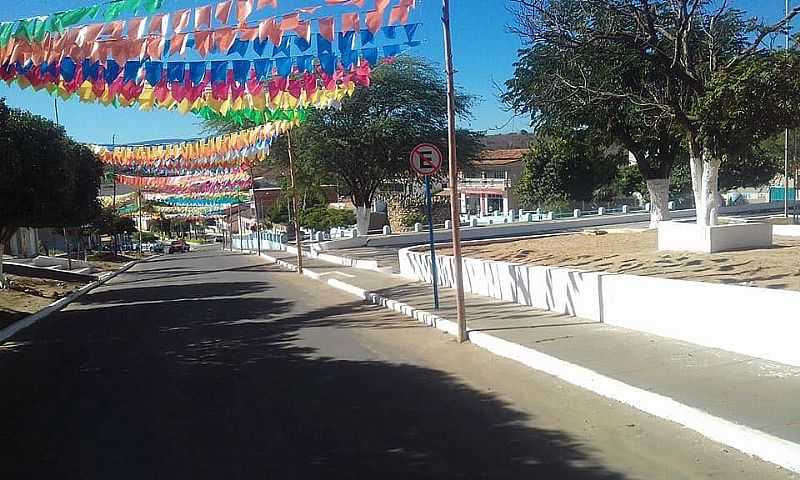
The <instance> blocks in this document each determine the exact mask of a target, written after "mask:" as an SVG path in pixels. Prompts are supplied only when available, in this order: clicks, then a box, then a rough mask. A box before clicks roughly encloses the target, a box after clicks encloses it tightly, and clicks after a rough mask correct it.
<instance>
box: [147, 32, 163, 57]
mask: <svg viewBox="0 0 800 480" xmlns="http://www.w3.org/2000/svg"><path fill="white" fill-rule="evenodd" d="M163 53H164V37H150V38H148V39H147V56H148V57H150V58H151V59H153V60H161V55H162V54H163Z"/></svg>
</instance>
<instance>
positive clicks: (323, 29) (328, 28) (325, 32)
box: [319, 17, 334, 42]
mask: <svg viewBox="0 0 800 480" xmlns="http://www.w3.org/2000/svg"><path fill="white" fill-rule="evenodd" d="M319 33H320V34H321V35H322V36H323V37H324V38H325V39H326V40H328V41H329V42H332V41H333V38H334V23H333V17H325V18H320V19H319Z"/></svg>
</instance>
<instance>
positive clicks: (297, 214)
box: [286, 131, 303, 275]
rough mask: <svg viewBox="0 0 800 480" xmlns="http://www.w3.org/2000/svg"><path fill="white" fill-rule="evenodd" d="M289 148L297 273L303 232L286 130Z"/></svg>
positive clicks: (301, 255) (290, 137)
mask: <svg viewBox="0 0 800 480" xmlns="http://www.w3.org/2000/svg"><path fill="white" fill-rule="evenodd" d="M286 141H287V143H288V147H289V148H288V150H289V178H290V180H291V183H292V185H291V186H292V209H293V210H294V215H292V216H293V217H294V237H295V239H297V273H299V274H301V275H302V273H303V232H301V231H300V211H299V209H298V201H297V189H296V188H295V182H294V153H293V152H292V136H291V134H290V132H289V131H287V132H286ZM287 243H288V241H287Z"/></svg>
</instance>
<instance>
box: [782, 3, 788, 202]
mask: <svg viewBox="0 0 800 480" xmlns="http://www.w3.org/2000/svg"><path fill="white" fill-rule="evenodd" d="M784 7H785V9H784V12H785V17H784V18H786V17H788V16H789V0H784ZM784 28H786V56H787V57H788V56H789V25H786V27H784ZM783 216H784V218H789V129H788V128H787V129H786V131H785V132H784V149H783Z"/></svg>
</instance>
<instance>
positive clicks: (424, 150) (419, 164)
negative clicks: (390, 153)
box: [409, 143, 444, 176]
mask: <svg viewBox="0 0 800 480" xmlns="http://www.w3.org/2000/svg"><path fill="white" fill-rule="evenodd" d="M409 161H410V163H411V168H412V169H413V170H414V171H415V172H417V173H418V174H420V175H423V176H428V175H434V174H435V173H436V172H438V171H439V170H440V169H441V168H442V162H443V161H444V158H443V157H442V151H441V150H439V147H437V146H436V145H433V144H430V143H420V144H419V145H417V146H416V147H414V149H413V150H411V158H410V159H409Z"/></svg>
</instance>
